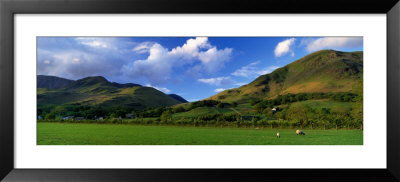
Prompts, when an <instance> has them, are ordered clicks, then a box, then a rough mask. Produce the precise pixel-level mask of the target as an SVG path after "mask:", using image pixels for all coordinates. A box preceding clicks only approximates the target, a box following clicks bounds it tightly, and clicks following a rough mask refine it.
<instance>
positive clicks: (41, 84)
mask: <svg viewBox="0 0 400 182" xmlns="http://www.w3.org/2000/svg"><path fill="white" fill-rule="evenodd" d="M72 82H74V81H73V80H69V79H65V78H60V77H56V76H45V75H38V76H37V88H48V89H61V88H64V87H65V86H67V85H68V84H70V83H72Z"/></svg>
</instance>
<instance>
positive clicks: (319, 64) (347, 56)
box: [208, 50, 363, 102]
mask: <svg viewBox="0 0 400 182" xmlns="http://www.w3.org/2000/svg"><path fill="white" fill-rule="evenodd" d="M362 77H363V52H361V51H358V52H339V51H334V50H321V51H317V52H314V53H311V54H309V55H307V56H305V57H303V58H301V59H299V60H296V61H294V62H292V63H290V64H288V65H286V66H284V67H281V68H279V69H277V70H275V71H273V72H272V73H270V74H266V75H261V76H259V77H258V78H256V79H255V80H254V81H253V82H251V83H249V84H247V85H244V86H242V87H239V88H235V89H229V90H225V91H223V92H220V93H218V94H217V95H214V96H212V97H210V98H208V99H213V100H219V101H224V102H232V101H238V102H247V101H248V100H249V99H254V98H257V99H272V98H275V97H276V96H278V95H284V94H288V93H292V94H296V93H315V92H320V93H331V92H358V91H359V89H360V88H359V87H360V82H362Z"/></svg>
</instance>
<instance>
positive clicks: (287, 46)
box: [274, 38, 296, 57]
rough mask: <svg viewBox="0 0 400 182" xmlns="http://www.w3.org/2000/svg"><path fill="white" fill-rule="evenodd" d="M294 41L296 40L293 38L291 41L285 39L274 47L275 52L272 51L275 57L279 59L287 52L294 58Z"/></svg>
mask: <svg viewBox="0 0 400 182" xmlns="http://www.w3.org/2000/svg"><path fill="white" fill-rule="evenodd" d="M295 40H296V39H295V38H291V39H286V40H284V41H282V42H279V43H278V45H276V47H275V51H274V53H275V56H276V57H280V56H283V55H285V54H287V53H289V52H290V53H291V55H292V56H294V52H293V50H292V47H293V45H294V41H295Z"/></svg>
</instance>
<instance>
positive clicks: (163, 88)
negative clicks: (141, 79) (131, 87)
mask: <svg viewBox="0 0 400 182" xmlns="http://www.w3.org/2000/svg"><path fill="white" fill-rule="evenodd" d="M146 87H153V88H155V89H157V90H159V91H161V92H164V93H170V92H171V90H170V89H168V88H165V87H156V86H153V85H150V84H147V85H146Z"/></svg>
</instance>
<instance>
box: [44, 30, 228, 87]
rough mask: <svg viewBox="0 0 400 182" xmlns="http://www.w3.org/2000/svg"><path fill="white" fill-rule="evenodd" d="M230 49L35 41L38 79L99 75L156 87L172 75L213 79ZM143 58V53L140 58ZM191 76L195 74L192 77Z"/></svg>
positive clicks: (190, 43) (200, 40) (200, 44)
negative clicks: (39, 75)
mask: <svg viewBox="0 0 400 182" xmlns="http://www.w3.org/2000/svg"><path fill="white" fill-rule="evenodd" d="M232 52H233V49H232V48H218V47H216V46H215V45H212V44H211V42H210V41H209V40H208V38H207V37H197V38H188V39H187V41H186V42H185V43H184V44H182V45H181V46H177V47H175V48H172V49H168V48H166V47H163V46H162V45H161V44H159V43H156V42H141V43H138V42H135V41H134V38H124V37H118V38H113V37H40V38H39V39H38V47H37V53H38V60H37V64H38V74H43V75H54V76H60V77H64V78H69V79H80V78H83V77H87V76H97V75H102V76H105V77H108V78H114V79H118V80H119V81H122V82H136V83H142V84H145V83H150V84H152V85H156V86H159V85H161V84H162V83H166V81H169V80H170V78H171V76H172V74H176V73H174V71H175V70H176V71H178V70H179V71H180V72H183V73H186V72H187V71H189V70H190V71H191V72H192V75H193V76H194V77H196V78H200V77H201V75H202V74H203V73H207V74H213V73H215V72H217V71H218V70H220V69H221V68H223V67H224V65H225V63H226V62H227V61H229V60H230V58H231V55H232ZM142 53H148V55H146V56H147V57H146V58H143V55H139V54H142ZM194 72H196V73H194Z"/></svg>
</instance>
